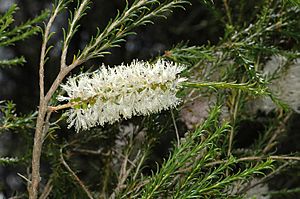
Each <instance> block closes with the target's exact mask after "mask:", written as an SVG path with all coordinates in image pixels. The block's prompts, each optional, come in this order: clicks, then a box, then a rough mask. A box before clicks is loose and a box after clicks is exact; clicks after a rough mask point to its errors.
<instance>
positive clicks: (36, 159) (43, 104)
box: [28, 6, 60, 199]
mask: <svg viewBox="0 0 300 199" xmlns="http://www.w3.org/2000/svg"><path fill="white" fill-rule="evenodd" d="M59 9H60V6H57V7H56V9H55V10H54V12H53V14H52V16H51V17H50V19H49V22H48V23H47V25H46V28H45V33H44V37H43V43H42V49H41V57H40V66H39V86H40V102H39V111H38V117H37V122H36V129H35V135H34V145H33V151H32V174H31V183H30V184H29V186H28V188H29V189H28V194H29V198H30V199H36V198H37V197H38V186H39V183H40V157H41V152H42V143H43V128H44V124H45V123H44V118H45V116H46V112H47V104H48V102H49V101H48V100H45V93H44V65H45V58H46V54H47V43H48V39H49V35H50V29H51V27H52V24H53V22H54V20H55V18H56V16H57V14H58V13H59Z"/></svg>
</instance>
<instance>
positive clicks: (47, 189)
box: [39, 179, 53, 199]
mask: <svg viewBox="0 0 300 199" xmlns="http://www.w3.org/2000/svg"><path fill="white" fill-rule="evenodd" d="M51 183H52V179H50V180H48V182H47V184H46V186H45V188H44V190H43V193H42V194H41V196H40V197H39V199H47V198H48V196H49V194H50V193H51V191H52V188H53V185H52V184H51Z"/></svg>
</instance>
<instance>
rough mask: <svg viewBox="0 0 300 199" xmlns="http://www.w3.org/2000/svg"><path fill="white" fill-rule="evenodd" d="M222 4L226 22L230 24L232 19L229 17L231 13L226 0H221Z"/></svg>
mask: <svg viewBox="0 0 300 199" xmlns="http://www.w3.org/2000/svg"><path fill="white" fill-rule="evenodd" d="M223 4H224V7H225V11H226V15H227V18H228V22H229V24H232V19H231V13H230V9H229V5H228V0H223Z"/></svg>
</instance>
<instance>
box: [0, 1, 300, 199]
mask: <svg viewBox="0 0 300 199" xmlns="http://www.w3.org/2000/svg"><path fill="white" fill-rule="evenodd" d="M124 2H125V1H123V0H95V1H93V4H92V5H91V8H90V10H89V11H88V14H87V15H86V16H85V17H84V18H83V19H82V20H81V26H80V29H79V31H78V33H77V35H76V36H75V38H74V39H73V41H72V42H71V47H70V53H69V62H70V61H71V60H72V54H73V53H74V54H76V53H77V50H78V49H82V48H83V46H84V45H85V44H86V42H87V41H89V39H90V38H91V36H92V35H94V34H95V32H96V28H97V27H99V28H100V30H101V29H103V28H104V27H105V25H106V24H107V22H108V21H109V20H110V19H111V18H113V17H114V16H115V15H116V13H117V10H122V9H123V8H124V5H125V3H124ZM201 2H202V1H200V0H191V3H192V5H187V6H186V7H185V8H186V9H185V10H183V9H176V10H175V11H174V12H173V13H169V14H168V15H167V19H157V20H155V21H154V24H153V25H147V26H145V27H139V28H138V29H136V30H135V32H136V34H135V35H130V36H128V37H127V38H126V39H127V41H126V42H124V43H123V44H122V45H121V47H120V48H115V49H111V55H108V56H105V57H104V58H101V59H100V58H99V59H95V60H92V61H90V62H89V63H88V64H87V65H89V66H90V67H92V68H94V69H96V68H97V67H98V66H100V65H102V64H103V63H104V64H106V65H116V64H120V63H123V62H124V63H129V62H131V61H132V60H133V59H140V60H150V59H153V58H155V57H156V56H159V55H163V54H164V53H165V52H166V51H167V50H169V49H171V48H172V47H174V46H175V45H177V44H179V43H186V44H188V45H189V46H193V45H196V46H201V45H205V44H212V45H214V44H218V42H219V41H220V38H221V37H222V36H223V34H224V23H222V22H221V20H222V18H223V16H220V17H219V18H216V15H213V14H212V12H211V10H210V9H209V8H208V7H207V6H205V4H203V3H201ZM234 2H236V3H238V2H239V1H231V5H234V6H239V5H238V4H235V3H234ZM260 2H262V1H253V2H252V1H249V2H248V4H247V5H246V6H245V5H244V7H243V12H244V13H245V15H244V19H243V18H241V19H240V20H241V22H242V21H243V20H245V21H246V20H248V18H247V13H249V12H250V13H251V12H255V9H254V8H255V6H259V4H260ZM14 3H16V4H17V5H18V6H19V8H20V9H19V10H18V11H17V13H16V14H15V20H16V21H15V24H20V23H22V22H25V21H26V20H28V19H30V18H33V17H35V16H36V15H38V14H39V13H41V11H42V10H44V9H49V8H51V3H52V1H50V0H0V12H1V13H3V12H5V11H6V10H7V9H8V8H9V7H10V6H11V5H12V4H14ZM215 3H216V6H218V7H219V8H220V10H224V9H225V8H223V4H222V2H221V1H219V2H217V1H216V2H215ZM254 4H255V5H254ZM224 17H225V16H224ZM67 18H68V13H63V14H61V15H59V17H58V18H57V20H56V21H55V23H54V27H53V30H54V31H55V32H56V34H55V35H54V36H53V38H52V39H51V40H50V43H51V44H52V45H53V46H54V48H53V50H52V51H51V52H50V57H51V59H50V60H49V61H48V64H47V67H46V69H45V70H46V71H45V72H46V77H45V78H46V79H45V81H46V85H45V86H46V90H47V88H49V85H50V84H51V83H52V81H53V79H54V78H55V77H56V74H57V72H58V69H59V57H60V53H61V52H60V47H61V38H62V31H61V28H62V27H66V25H67ZM40 46H41V35H40V34H39V35H36V36H33V37H30V38H29V39H26V40H25V41H22V42H18V43H17V44H16V45H15V46H10V47H5V48H0V59H7V58H12V57H17V56H24V57H25V58H26V63H25V64H24V65H22V66H16V67H10V68H0V101H1V100H12V101H13V102H14V103H15V104H16V109H17V113H22V114H27V113H31V112H33V111H35V110H37V106H38V99H39V93H38V92H39V89H38V64H39V55H40V54H39V53H40V48H41V47H40ZM78 70H80V69H77V70H75V71H73V73H76V72H78ZM0 117H1V115H0ZM299 121H300V115H299V114H293V116H292V119H291V120H290V121H289V122H288V124H289V127H288V128H289V132H288V134H287V135H286V136H285V137H284V138H283V139H282V141H281V143H280V144H279V146H278V148H277V150H278V151H281V152H282V153H291V152H297V151H300V144H299V141H300V135H299V129H300V122H299ZM239 131H241V132H243V133H244V134H241V135H240V137H239V138H238V139H240V140H241V142H242V144H241V146H243V142H249V136H250V137H251V136H254V137H255V136H256V137H257V136H258V135H259V132H261V131H263V126H262V124H260V123H259V122H256V121H245V122H244V123H243V125H242V126H241V127H240V129H239ZM249 134H250V135H249ZM21 143H22V140H19V139H18V136H17V135H16V134H12V133H4V134H1V135H0V155H2V154H8V153H11V152H12V151H15V150H17V148H18V149H20V148H22V146H20V144H21ZM159 151H160V150H157V153H159ZM18 170H19V168H18V167H11V166H10V167H5V166H0V199H2V198H5V197H4V195H5V192H9V193H12V192H14V191H20V190H21V191H22V190H23V191H24V190H25V189H26V187H25V184H24V181H23V180H22V179H21V178H20V177H19V176H18V175H17V172H18ZM291 172H292V171H291V170H289V172H288V173H284V172H283V174H282V175H280V176H277V177H276V178H275V180H273V181H272V182H271V183H270V184H269V185H270V186H271V187H274V188H283V187H286V188H289V187H295V186H297V184H298V185H299V182H300V180H299V179H294V178H293V177H291ZM295 172H299V170H296V171H295ZM287 179H289V180H287ZM2 190H3V191H2ZM1 191H2V192H1ZM295 197H296V196H295Z"/></svg>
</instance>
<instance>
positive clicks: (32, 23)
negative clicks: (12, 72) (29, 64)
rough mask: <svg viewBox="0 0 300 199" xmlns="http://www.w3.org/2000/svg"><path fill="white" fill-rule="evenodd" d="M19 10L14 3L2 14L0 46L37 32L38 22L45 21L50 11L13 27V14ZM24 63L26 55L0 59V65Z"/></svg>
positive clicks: (0, 18)
mask: <svg viewBox="0 0 300 199" xmlns="http://www.w3.org/2000/svg"><path fill="white" fill-rule="evenodd" d="M17 10H18V7H17V5H16V4H13V5H12V6H11V7H10V8H9V9H8V10H7V11H6V12H5V13H4V14H3V15H0V47H4V46H11V45H14V43H16V42H18V41H20V40H24V39H26V38H28V37H30V36H32V35H35V34H37V33H38V32H39V27H37V26H36V24H37V23H39V22H41V21H43V20H44V19H45V18H46V17H47V16H48V12H47V11H45V12H43V13H42V14H41V15H39V16H37V17H36V18H34V19H31V20H28V21H26V22H25V23H23V24H20V25H18V26H15V27H11V25H12V24H13V22H14V18H13V15H14V14H15V12H16V11H17ZM24 63H25V58H24V57H19V58H13V59H10V60H0V67H5V66H15V65H19V64H24Z"/></svg>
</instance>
